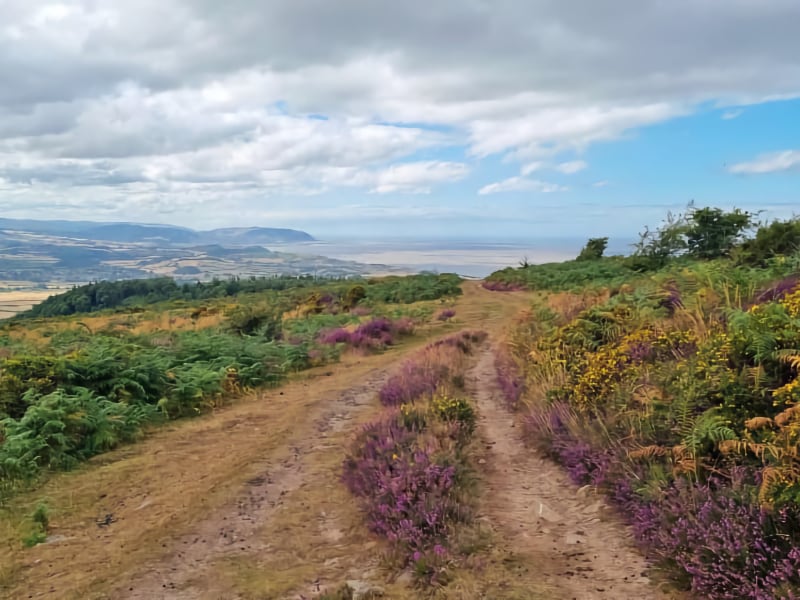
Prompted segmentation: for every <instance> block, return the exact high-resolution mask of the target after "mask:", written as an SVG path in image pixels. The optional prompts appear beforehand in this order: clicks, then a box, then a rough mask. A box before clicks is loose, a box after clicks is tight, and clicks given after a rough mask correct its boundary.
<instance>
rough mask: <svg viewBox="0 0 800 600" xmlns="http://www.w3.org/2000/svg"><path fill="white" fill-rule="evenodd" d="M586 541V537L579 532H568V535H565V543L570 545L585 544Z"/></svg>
mask: <svg viewBox="0 0 800 600" xmlns="http://www.w3.org/2000/svg"><path fill="white" fill-rule="evenodd" d="M585 541H586V538H584V537H583V536H581V535H578V534H577V533H568V534H567V535H565V536H564V543H565V544H567V545H569V546H574V545H575V544H583V543H584V542H585Z"/></svg>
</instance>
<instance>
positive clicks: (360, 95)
mask: <svg viewBox="0 0 800 600" xmlns="http://www.w3.org/2000/svg"><path fill="white" fill-rule="evenodd" d="M799 24H800V2H797V0H669V1H665V0H615V1H599V0H425V2H421V1H414V0H411V1H406V2H385V1H382V0H336V1H335V2H332V1H331V0H266V1H255V0H227V1H225V2H219V1H218V0H171V1H170V2H164V1H163V0H159V1H156V0H135V1H134V0H115V1H113V2H112V1H111V0H107V1H103V0H72V1H70V2H65V3H48V2H42V1H38V0H24V1H22V0H0V82H2V83H1V84H0V216H6V217H34V218H66V219H81V218H90V219H95V220H126V221H144V222H163V223H174V224H181V225H188V226H193V227H201V228H202V227H214V226H221V225H265V226H269V225H275V226H290V227H291V226H293V227H298V228H305V229H307V230H309V231H311V232H312V233H315V234H317V235H319V236H321V237H326V236H328V237H330V236H337V235H359V236H362V237H375V236H425V237H432V236H433V237H436V236H442V237H485V238H495V239H505V238H508V239H512V238H513V239H521V238H524V237H546V236H552V237H557V236H563V235H577V236H583V235H594V234H603V233H610V234H611V235H612V236H613V235H630V234H632V233H634V232H635V231H637V230H639V229H640V228H641V226H642V225H643V224H644V223H653V222H654V221H657V220H658V219H659V217H660V216H661V215H662V214H664V212H666V210H668V209H671V208H673V209H674V208H680V207H681V206H685V204H686V202H687V201H689V200H691V199H694V200H695V201H696V202H697V203H698V204H701V205H705V204H715V205H720V206H733V205H736V206H741V207H744V208H748V209H763V210H765V211H766V212H765V214H766V215H769V216H784V215H790V214H791V213H792V211H793V207H794V205H795V203H796V201H797V199H798V193H797V192H798V191H800V185H798V184H800V100H796V99H795V98H798V97H800V36H799V35H798V34H797V31H798V29H797V28H798V25H799Z"/></svg>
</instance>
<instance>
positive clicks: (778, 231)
mask: <svg viewBox="0 0 800 600" xmlns="http://www.w3.org/2000/svg"><path fill="white" fill-rule="evenodd" d="M798 250H800V219H797V218H793V219H789V220H787V221H772V223H769V224H768V225H762V226H761V227H759V228H758V230H757V231H756V234H755V236H754V237H753V238H751V239H749V240H745V242H744V243H743V244H742V247H741V252H740V254H739V256H738V257H737V258H738V259H739V262H742V263H747V264H751V265H757V266H764V265H765V264H766V261H767V260H769V259H770V258H774V257H776V256H786V255H791V254H794V253H796V252H797V251H798Z"/></svg>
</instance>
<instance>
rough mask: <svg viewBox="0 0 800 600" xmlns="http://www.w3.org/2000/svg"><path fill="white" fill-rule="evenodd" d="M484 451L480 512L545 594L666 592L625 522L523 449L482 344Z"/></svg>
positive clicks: (624, 598) (597, 599)
mask: <svg viewBox="0 0 800 600" xmlns="http://www.w3.org/2000/svg"><path fill="white" fill-rule="evenodd" d="M470 384H471V386H472V387H473V389H474V391H475V398H476V401H477V403H478V408H479V411H480V428H481V433H482V435H483V437H484V438H485V441H486V448H487V450H488V453H487V456H486V458H485V460H486V466H487V473H486V477H487V482H486V485H487V488H486V490H485V494H484V498H485V503H484V506H483V508H482V510H483V513H484V514H483V516H482V518H483V519H484V520H485V521H487V522H488V523H489V525H490V526H491V527H492V529H493V530H494V531H495V533H496V538H497V539H499V540H502V544H503V545H504V547H506V548H507V549H508V551H509V552H510V553H513V554H514V555H516V557H517V558H516V560H517V561H519V562H523V563H527V568H526V569H528V570H529V571H530V572H529V576H530V577H532V578H533V579H534V580H538V581H540V582H542V583H543V584H545V586H546V587H547V588H548V592H547V593H546V595H545V596H544V597H547V598H548V599H549V600H562V599H563V600H572V599H577V600H612V599H613V600H628V599H630V600H648V599H651V598H662V599H663V598H664V597H665V596H664V595H663V594H662V593H660V592H659V591H658V590H656V589H655V587H654V586H653V585H652V584H651V583H650V581H649V579H648V578H647V576H646V574H645V571H646V568H647V565H646V563H645V561H644V559H643V558H642V556H641V555H640V554H639V553H638V552H637V551H636V549H635V548H633V547H632V545H631V541H630V539H629V538H628V537H627V535H626V529H625V526H624V525H623V524H621V523H620V522H619V521H618V520H617V519H616V518H615V517H614V516H613V515H612V514H611V513H610V510H609V509H608V508H607V507H606V505H605V504H604V502H603V500H602V499H601V498H599V497H598V496H596V495H594V494H593V493H592V492H591V491H590V490H589V489H588V488H583V489H578V488H577V487H576V486H575V485H573V484H572V483H571V482H570V481H569V480H568V479H567V477H566V476H565V475H564V474H563V473H562V472H561V470H560V468H559V467H558V466H557V465H555V464H554V463H552V462H550V461H548V460H545V459H542V458H540V457H538V456H537V455H536V453H535V452H534V451H533V450H531V449H528V448H525V447H524V446H523V443H522V439H521V436H520V432H519V429H518V428H517V427H516V426H515V422H514V418H513V416H512V415H511V414H510V413H509V412H507V411H506V409H505V408H504V407H503V405H502V403H501V400H500V398H501V395H500V391H499V389H498V388H497V386H496V383H495V371H494V356H493V352H492V350H491V348H486V349H485V350H484V351H483V352H482V354H481V356H480V357H479V360H478V363H477V365H476V366H475V369H474V370H473V372H472V376H471V381H470Z"/></svg>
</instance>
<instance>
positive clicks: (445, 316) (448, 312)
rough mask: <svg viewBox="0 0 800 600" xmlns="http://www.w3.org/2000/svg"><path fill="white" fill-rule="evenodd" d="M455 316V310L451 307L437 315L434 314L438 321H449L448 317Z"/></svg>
mask: <svg viewBox="0 0 800 600" xmlns="http://www.w3.org/2000/svg"><path fill="white" fill-rule="evenodd" d="M455 316H456V311H454V310H453V309H452V308H446V309H445V310H443V311H442V312H440V313H439V314H438V315H436V318H437V319H438V320H439V321H449V320H450V319H452V318H453V317H455Z"/></svg>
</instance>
